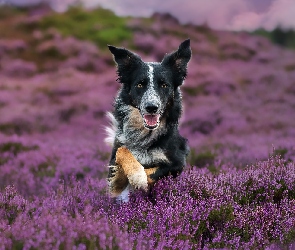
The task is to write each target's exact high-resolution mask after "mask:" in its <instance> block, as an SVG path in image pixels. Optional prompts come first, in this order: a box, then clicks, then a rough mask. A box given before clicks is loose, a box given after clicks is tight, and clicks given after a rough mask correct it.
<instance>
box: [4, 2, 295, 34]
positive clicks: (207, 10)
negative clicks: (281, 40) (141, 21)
mask: <svg viewBox="0 0 295 250" xmlns="http://www.w3.org/2000/svg"><path fill="white" fill-rule="evenodd" d="M2 1H3V0H2ZM4 2H6V3H11V4H15V5H30V4H36V3H40V2H48V3H49V4H50V5H51V6H52V7H53V8H54V9H55V10H57V11H65V10H66V9H67V7H68V6H69V5H71V4H73V3H81V4H82V5H84V6H85V7H88V8H93V7H97V6H102V7H104V8H108V9H111V10H113V11H115V13H117V14H119V15H123V16H125V15H131V16H150V15H152V14H153V13H154V12H165V13H166V12H167V13H170V14H172V15H173V16H175V17H177V18H178V19H179V20H180V21H181V22H183V23H188V22H191V23H194V24H203V23H207V24H208V25H209V26H210V27H212V28H215V29H227V30H254V29H257V28H265V29H267V30H271V29H274V28H275V27H276V26H278V25H281V26H282V27H284V28H294V27H295V18H294V13H295V2H294V1H293V0H259V1H257V0H223V1H220V0H211V1H206V0H196V1H190V0H183V1H179V0H171V1H169V3H167V2H165V1H159V0H150V1H142V0H140V1H136V0H123V1H116V0H80V1H77V0H62V1H59V0H47V1H46V0H45V1H44V0H43V1H42V0H41V1H40V0H6V1H4Z"/></svg>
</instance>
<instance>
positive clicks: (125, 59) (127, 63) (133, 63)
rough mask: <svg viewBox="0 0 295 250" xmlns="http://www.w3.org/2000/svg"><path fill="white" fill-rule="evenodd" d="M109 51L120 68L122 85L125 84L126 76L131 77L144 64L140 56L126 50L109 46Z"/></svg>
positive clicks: (119, 74)
mask: <svg viewBox="0 0 295 250" xmlns="http://www.w3.org/2000/svg"><path fill="white" fill-rule="evenodd" d="M108 47H109V50H110V51H111V52H112V54H113V55H114V60H115V62H116V64H117V67H118V71H117V73H118V76H119V81H120V82H121V83H123V82H125V79H124V75H126V76H127V75H129V74H130V73H131V72H132V71H133V70H135V69H136V68H137V67H138V65H139V64H141V63H142V60H141V58H140V56H138V55H136V54H135V53H132V52H131V51H129V50H127V49H124V48H117V47H115V46H112V45H108Z"/></svg>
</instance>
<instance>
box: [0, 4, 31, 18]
mask: <svg viewBox="0 0 295 250" xmlns="http://www.w3.org/2000/svg"><path fill="white" fill-rule="evenodd" d="M24 11H25V10H24V9H22V8H17V7H10V6H0V21H1V20H3V19H6V18H11V17H15V16H19V15H20V14H23V13H24Z"/></svg>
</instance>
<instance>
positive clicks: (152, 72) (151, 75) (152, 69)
mask: <svg viewBox="0 0 295 250" xmlns="http://www.w3.org/2000/svg"><path fill="white" fill-rule="evenodd" d="M148 66H149V72H148V76H149V80H150V84H151V85H152V87H154V67H153V66H152V65H151V64H148Z"/></svg>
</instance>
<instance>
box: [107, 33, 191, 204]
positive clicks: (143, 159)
mask: <svg viewBox="0 0 295 250" xmlns="http://www.w3.org/2000/svg"><path fill="white" fill-rule="evenodd" d="M108 47H109V50H110V51H111V53H112V54H113V56H114V60H115V62H116V64H117V74H118V79H117V81H118V82H120V83H121V84H122V87H121V89H120V90H119V92H118V95H117V97H116V99H115V103H114V111H113V113H108V114H107V115H108V118H109V119H110V120H111V127H110V128H106V131H107V133H108V138H106V142H109V143H111V144H112V146H113V150H112V154H111V159H110V163H109V175H108V183H109V189H110V193H111V194H112V196H114V197H117V198H118V199H119V200H123V201H128V193H129V191H130V190H132V189H137V188H140V189H144V190H147V189H148V187H150V186H152V185H153V184H154V183H155V182H156V181H157V180H159V179H160V178H162V177H164V176H168V175H172V176H174V177H175V176H177V175H178V174H180V173H181V172H182V170H183V168H184V166H185V165H186V157H187V155H188V152H189V147H188V145H187V140H186V139H185V138H183V137H181V136H180V134H179V131H178V123H179V119H180V116H181V112H182V100H181V93H180V88H179V86H181V85H182V84H183V81H184V79H185V78H186V75H187V64H188V62H189V60H190V58H191V49H190V40H189V39H188V40H185V41H184V42H182V43H181V44H180V46H179V48H178V50H176V51H174V52H172V53H170V54H166V55H165V56H164V58H163V60H162V62H160V63H159V62H143V61H142V59H141V58H140V57H139V56H138V55H137V54H135V53H133V52H131V51H129V50H127V49H125V48H117V47H114V46H111V45H109V46H108Z"/></svg>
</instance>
